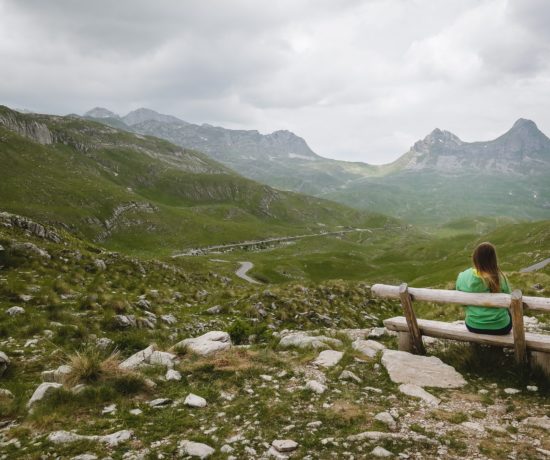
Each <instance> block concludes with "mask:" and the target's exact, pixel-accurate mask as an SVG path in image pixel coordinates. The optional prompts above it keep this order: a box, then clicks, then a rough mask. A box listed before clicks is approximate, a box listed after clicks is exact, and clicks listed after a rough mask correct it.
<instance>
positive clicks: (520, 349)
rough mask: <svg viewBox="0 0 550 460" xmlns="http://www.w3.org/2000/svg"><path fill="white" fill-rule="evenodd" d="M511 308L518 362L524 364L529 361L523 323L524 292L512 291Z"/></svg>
mask: <svg viewBox="0 0 550 460" xmlns="http://www.w3.org/2000/svg"><path fill="white" fill-rule="evenodd" d="M510 310H511V312H512V331H513V333H514V349H515V355H516V363H518V364H524V363H526V362H527V348H526V344H525V327H524V325H523V302H522V294H521V291H520V290H518V289H516V290H515V291H514V292H512V301H511V303H510Z"/></svg>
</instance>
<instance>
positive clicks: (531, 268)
mask: <svg viewBox="0 0 550 460" xmlns="http://www.w3.org/2000/svg"><path fill="white" fill-rule="evenodd" d="M548 264H550V257H549V258H548V259H544V260H541V261H540V262H537V263H536V264H533V265H530V266H529V267H525V268H522V269H521V270H520V271H519V272H520V273H529V272H534V271H536V270H540V269H541V268H544V267H546V266H547V265H548Z"/></svg>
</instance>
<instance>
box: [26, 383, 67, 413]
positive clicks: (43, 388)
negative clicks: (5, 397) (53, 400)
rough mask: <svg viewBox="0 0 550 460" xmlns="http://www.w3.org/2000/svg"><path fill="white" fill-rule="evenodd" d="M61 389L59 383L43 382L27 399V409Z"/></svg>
mask: <svg viewBox="0 0 550 460" xmlns="http://www.w3.org/2000/svg"><path fill="white" fill-rule="evenodd" d="M61 387H63V385H61V384H60V383H52V382H45V383H41V384H40V385H39V386H38V388H37V389H36V390H34V393H33V394H32V396H31V399H29V402H28V403H27V407H29V408H30V407H31V406H32V405H33V404H34V403H36V402H38V401H40V400H42V399H43V398H44V397H45V396H46V395H47V394H48V393H51V392H52V391H54V390H57V389H59V388H61Z"/></svg>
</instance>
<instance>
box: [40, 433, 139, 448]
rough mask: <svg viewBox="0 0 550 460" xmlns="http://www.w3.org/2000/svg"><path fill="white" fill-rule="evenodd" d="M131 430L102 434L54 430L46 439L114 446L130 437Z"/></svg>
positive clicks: (66, 442) (55, 441) (64, 442)
mask: <svg viewBox="0 0 550 460" xmlns="http://www.w3.org/2000/svg"><path fill="white" fill-rule="evenodd" d="M132 436H133V432H132V431H130V430H121V431H117V432H116V433H112V434H107V435H103V436H97V435H90V436H87V435H83V434H76V433H73V432H71V431H54V432H53V433H50V434H49V436H48V441H50V442H51V443H52V444H68V443H73V442H78V441H96V442H100V443H102V444H105V445H107V446H109V447H116V446H118V445H119V444H121V443H123V442H126V441H129V440H130V439H132Z"/></svg>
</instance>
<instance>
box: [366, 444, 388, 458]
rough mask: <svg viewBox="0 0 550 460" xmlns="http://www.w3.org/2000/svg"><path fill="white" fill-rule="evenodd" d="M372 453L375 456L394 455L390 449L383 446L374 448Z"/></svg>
mask: <svg viewBox="0 0 550 460" xmlns="http://www.w3.org/2000/svg"><path fill="white" fill-rule="evenodd" d="M371 455H373V456H374V457H381V458H382V457H392V456H393V454H392V453H391V452H390V451H389V450H386V449H384V448H383V447H380V446H376V447H375V448H374V449H372V452H371Z"/></svg>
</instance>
